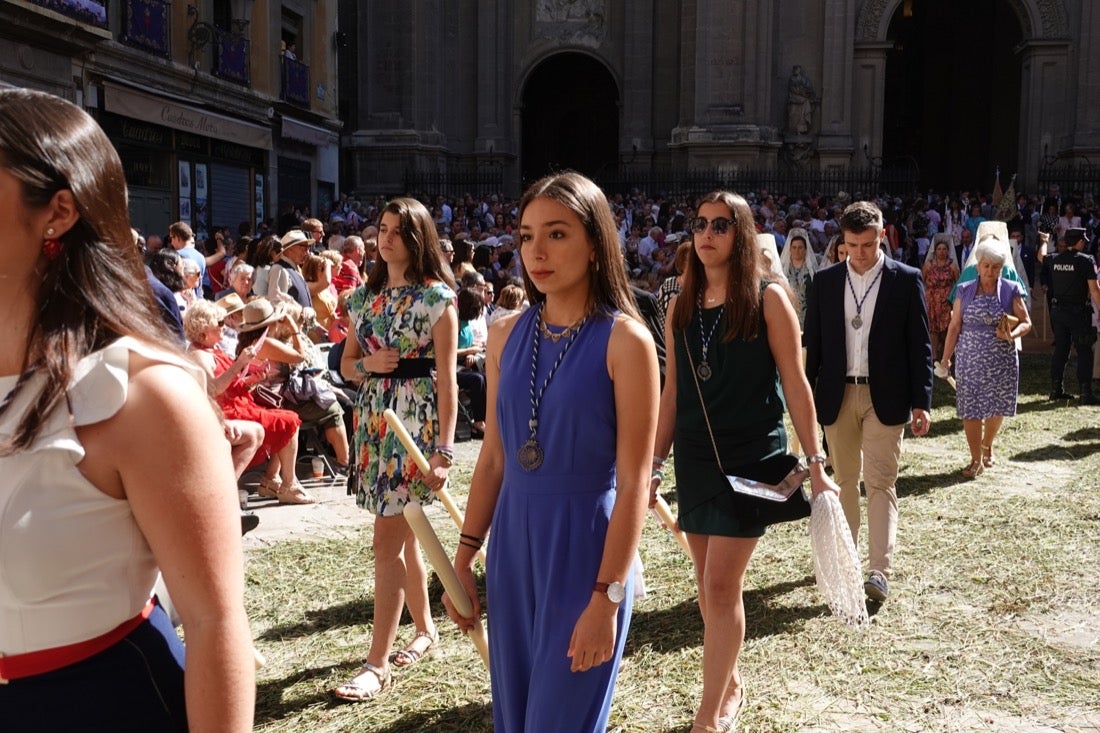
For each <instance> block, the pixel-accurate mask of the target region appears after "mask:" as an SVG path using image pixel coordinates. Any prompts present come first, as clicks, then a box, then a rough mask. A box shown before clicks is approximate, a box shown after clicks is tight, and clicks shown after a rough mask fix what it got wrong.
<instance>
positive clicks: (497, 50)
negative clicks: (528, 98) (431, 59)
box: [441, 0, 514, 156]
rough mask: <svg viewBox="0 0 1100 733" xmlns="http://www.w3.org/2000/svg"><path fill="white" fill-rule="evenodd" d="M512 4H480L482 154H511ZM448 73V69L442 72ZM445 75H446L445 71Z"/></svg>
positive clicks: (478, 147) (477, 146)
mask: <svg viewBox="0 0 1100 733" xmlns="http://www.w3.org/2000/svg"><path fill="white" fill-rule="evenodd" d="M510 8H511V3H501V2H498V0H481V1H480V2H479V3H478V4H477V140H476V141H475V142H474V151H475V152H476V153H478V154H479V155H482V156H485V155H490V156H496V155H505V154H511V153H513V152H514V151H513V150H512V149H511V139H510V137H511V136H510V135H509V115H508V107H509V102H510V101H511V90H510V89H509V88H508V84H507V79H506V77H505V75H506V74H507V73H508V70H509V69H510V68H511V65H510V64H509V63H508V62H507V58H508V55H507V54H506V49H507V46H506V45H505V44H506V39H508V38H511V32H509V31H508V30H507V29H508V28H510V25H509V24H508V22H507V21H508V19H509V18H510V17H511V12H510ZM441 71H444V70H441ZM444 73H446V72H445V71H444Z"/></svg>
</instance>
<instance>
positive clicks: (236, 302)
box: [214, 293, 244, 316]
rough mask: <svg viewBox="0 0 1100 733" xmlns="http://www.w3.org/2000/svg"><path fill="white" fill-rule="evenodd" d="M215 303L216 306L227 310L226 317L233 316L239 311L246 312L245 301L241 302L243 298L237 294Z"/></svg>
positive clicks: (231, 294)
mask: <svg viewBox="0 0 1100 733" xmlns="http://www.w3.org/2000/svg"><path fill="white" fill-rule="evenodd" d="M214 302H215V304H216V305H219V306H221V307H222V308H224V309H225V315H227V316H231V315H233V314H234V313H236V312H237V311H242V310H244V301H243V300H241V296H239V295H237V294H236V293H230V294H229V295H226V296H224V297H222V298H219V299H218V300H216V301H214Z"/></svg>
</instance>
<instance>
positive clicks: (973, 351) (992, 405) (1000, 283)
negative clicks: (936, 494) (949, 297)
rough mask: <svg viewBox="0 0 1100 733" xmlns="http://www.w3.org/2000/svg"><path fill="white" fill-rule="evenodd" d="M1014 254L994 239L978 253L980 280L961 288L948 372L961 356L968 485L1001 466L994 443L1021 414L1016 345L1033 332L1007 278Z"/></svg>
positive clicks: (1018, 292) (959, 397)
mask: <svg viewBox="0 0 1100 733" xmlns="http://www.w3.org/2000/svg"><path fill="white" fill-rule="evenodd" d="M1008 253H1009V249H1008V243H1007V242H1001V241H1000V240H998V239H993V238H987V239H985V240H983V241H982V243H981V244H979V245H978V246H977V247H976V248H975V250H974V258H975V261H976V262H977V266H978V279H977V280H971V281H969V282H965V283H962V284H960V285H959V287H958V290H957V291H956V294H955V304H954V306H953V307H952V310H951V323H950V325H949V326H948V327H947V339H946V342H945V343H944V348H943V362H942V363H943V366H944V368H949V367H950V365H951V360H952V357H954V356H956V354H957V356H958V359H957V360H956V365H955V378H956V380H957V385H958V392H957V393H956V408H957V411H958V415H959V417H960V418H961V419H962V421H963V430H964V432H965V433H966V442H967V445H968V446H969V447H970V465H968V466H967V467H966V468H964V469H963V472H962V474H963V476H964V477H966V478H968V479H972V478H977V477H978V476H979V475H981V473H982V471H983V470H985V469H986V468H991V467H992V466H993V465H994V463H995V462H996V460H995V459H994V457H993V439H994V438H996V437H997V431H998V430H1000V428H1001V423H1002V422H1003V421H1004V418H1005V416H1012V415H1015V414H1016V394H1017V391H1018V389H1019V381H1020V360H1019V357H1018V356H1017V354H1016V345H1015V340H1016V339H1017V338H1019V337H1020V336H1023V335H1024V334H1026V333H1027V332H1028V331H1030V330H1031V317H1030V316H1029V315H1028V312H1027V306H1026V305H1025V304H1024V298H1023V290H1022V289H1021V287H1020V285H1019V283H1016V282H1014V281H1012V280H1008V279H1005V278H1002V277H1001V270H1002V268H1003V267H1004V264H1005V261H1006V260H1007V259H1008V256H1009V254H1008ZM1005 315H1009V316H1013V317H1015V319H1017V320H1016V321H1012V320H1011V319H1006V318H1005V317H1004V316H1005Z"/></svg>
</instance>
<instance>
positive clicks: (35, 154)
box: [0, 89, 182, 454]
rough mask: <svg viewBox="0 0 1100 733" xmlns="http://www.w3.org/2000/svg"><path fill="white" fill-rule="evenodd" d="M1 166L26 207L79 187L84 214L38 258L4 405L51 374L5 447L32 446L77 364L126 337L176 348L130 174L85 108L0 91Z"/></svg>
mask: <svg viewBox="0 0 1100 733" xmlns="http://www.w3.org/2000/svg"><path fill="white" fill-rule="evenodd" d="M0 166H2V167H3V168H4V169H5V170H6V171H8V172H9V173H10V174H12V175H13V176H14V177H15V178H16V179H18V180H19V182H20V183H21V184H22V186H21V187H22V201H23V204H24V205H25V206H26V207H27V208H29V209H31V210H40V209H42V208H44V207H46V206H48V205H49V204H50V202H51V201H52V200H53V197H54V195H55V194H56V193H57V192H58V191H65V190H67V191H70V192H71V193H72V197H73V201H74V203H75V206H76V210H77V212H78V213H79V216H80V218H79V219H78V220H77V221H76V223H75V224H73V226H72V228H71V229H69V231H67V232H65V234H63V235H62V236H61V243H62V245H63V247H62V251H61V254H60V256H58V257H57V258H55V259H52V260H49V259H47V258H45V257H42V258H41V260H40V264H39V274H40V275H41V285H40V286H39V288H38V292H37V293H36V296H35V300H36V305H37V308H36V310H37V313H38V318H37V320H36V321H35V323H34V325H33V326H32V329H31V333H30V337H29V339H28V344H27V354H26V356H25V357H24V361H23V367H22V373H21V375H20V377H19V380H18V381H17V382H16V386H15V389H13V390H12V393H11V394H10V395H9V396H8V397H7V398H5V399H4V401H3V402H2V403H0V415H3V414H5V413H6V412H7V411H8V409H9V408H10V406H11V404H12V402H13V401H14V398H15V397H16V395H17V394H19V393H20V392H22V390H23V389H25V388H26V386H27V383H28V382H29V381H30V378H31V376H32V375H33V374H36V373H41V374H43V375H44V376H45V380H44V384H43V386H42V388H41V390H40V391H39V392H38V394H37V395H36V396H35V397H34V400H33V404H31V405H30V406H29V407H28V409H27V410H26V412H25V413H24V414H23V415H22V416H21V417H20V419H19V423H18V425H17V427H16V429H15V432H14V434H13V436H12V437H11V439H10V440H8V441H5V442H4V444H3V445H0V453H5V454H10V453H13V452H15V451H18V450H21V449H24V448H26V447H27V446H29V445H30V444H31V443H32V442H33V441H34V439H35V438H36V437H37V436H38V434H39V432H40V431H41V429H42V426H43V423H44V422H45V420H46V418H47V417H48V416H49V415H50V414H51V412H52V411H53V410H54V408H55V407H57V404H58V402H59V401H60V400H61V398H62V397H63V395H64V394H65V392H66V390H67V389H68V386H69V382H70V380H71V379H72V374H73V367H74V366H75V365H76V364H77V362H79V361H80V360H81V359H83V358H84V357H85V356H87V355H88V354H90V353H92V352H93V351H97V350H99V349H102V348H103V347H105V346H106V345H108V344H109V343H111V342H112V341H114V340H116V339H117V338H119V337H121V336H134V337H136V338H140V339H142V340H144V341H147V342H151V343H154V344H156V345H157V346H159V347H161V348H163V349H165V350H170V351H173V352H176V353H182V352H181V345H180V344H179V343H177V342H176V340H175V339H174V338H173V337H172V336H171V335H170V334H169V333H168V330H167V328H166V327H165V324H164V321H163V320H162V319H161V317H160V314H159V312H158V310H157V308H156V306H155V305H154V303H153V298H152V293H151V291H150V290H149V288H148V287H147V286H146V280H145V269H144V267H143V265H142V262H141V257H140V255H139V253H138V250H137V247H136V246H134V239H133V235H132V234H131V232H130V216H129V213H128V209H127V194H126V177H125V175H124V173H123V170H122V163H121V162H120V161H119V158H118V154H117V153H116V152H115V148H114V146H113V145H112V144H111V141H110V140H108V139H107V136H106V135H105V134H104V132H103V130H101V129H100V127H99V125H98V124H96V122H95V120H93V119H92V118H91V117H90V116H89V115H88V114H87V113H85V112H84V110H82V109H80V108H79V107H77V106H76V105H74V104H72V103H71V102H67V101H66V100H64V99H61V98H60V97H56V96H53V95H52V94H46V93H44V92H37V91H32V90H28V89H6V90H0Z"/></svg>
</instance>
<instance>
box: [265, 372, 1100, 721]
mask: <svg viewBox="0 0 1100 733" xmlns="http://www.w3.org/2000/svg"><path fill="white" fill-rule="evenodd" d="M1024 365H1025V367H1024V373H1025V379H1024V384H1023V385H1022V391H1023V395H1022V397H1021V405H1020V414H1019V415H1018V416H1017V417H1016V418H1014V419H1011V420H1008V421H1006V426H1005V430H1004V434H1003V437H1002V438H1001V439H1000V441H999V443H998V446H999V450H998V454H999V458H1000V464H999V465H998V466H996V467H995V468H994V469H992V470H989V471H987V472H986V473H985V474H984V475H983V476H982V477H980V478H979V479H978V480H976V481H971V482H968V481H965V480H963V479H962V478H961V477H960V476H959V471H960V469H961V468H962V467H963V466H964V465H965V464H966V463H967V462H968V461H967V459H968V455H967V452H966V449H965V441H964V439H963V436H962V426H961V424H960V422H959V421H958V420H956V419H955V418H954V408H953V402H951V401H949V400H951V396H950V395H949V394H947V393H945V392H944V390H945V387H944V384H943V383H942V382H939V383H937V395H936V409H935V411H934V426H933V429H932V435H931V436H930V437H927V438H923V439H920V440H907V441H906V448H905V456H904V458H903V470H902V474H901V477H900V478H899V481H898V490H899V496H900V506H901V512H902V518H901V528H900V533H899V551H898V555H897V558H896V562H895V564H896V567H897V570H896V573H895V577H894V580H893V583H892V585H891V597H890V600H889V601H888V602H887V603H886V604H885V605H884V606H883V607H882V609H881V610H880V611H879V612H878V613H877V614H876V615H875V616H874V621H873V623H872V624H871V625H870V627H869V628H867V629H865V630H853V629H850V628H847V627H845V626H843V625H842V624H840V623H839V622H838V621H836V620H835V619H833V618H831V617H830V616H829V615H828V610H827V608H825V606H824V605H823V604H822V601H821V598H820V596H819V595H818V593H817V591H816V589H815V587H814V581H813V577H812V572H813V566H812V560H811V557H810V554H809V543H808V538H807V536H806V528H805V524H804V523H802V524H798V525H789V526H783V527H779V528H776V529H773V530H772V531H770V532H769V533H768V535H767V537H766V538H765V539H764V540H763V541H762V542H761V544H760V546H759V549H758V550H757V553H756V555H755V556H754V559H753V561H752V564H751V565H750V568H749V578H748V586H747V588H748V589H747V592H746V597H745V605H746V611H747V615H748V634H747V639H746V645H745V649H744V652H743V655H742V670H743V675H744V678H745V682H746V686H747V691H748V699H749V704H748V706H747V708H746V710H745V713H744V716H743V718H742V728H741V729H742V730H744V731H775V732H781V731H914V732H915V731H1003V732H1006V733H1007V732H1009V731H1012V732H1020V731H1094V732H1095V731H1100V623H1098V614H1097V612H1096V610H1095V609H1096V608H1097V607H1098V605H1100V591H1098V590H1097V579H1098V578H1100V552H1098V549H1100V548H1098V544H1100V542H1098V536H1100V535H1098V530H1100V491H1098V486H1100V480H1098V479H1096V478H1095V476H1096V474H1097V470H1098V469H1100V455H1098V453H1100V428H1098V427H1097V420H1098V418H1100V408H1078V407H1074V406H1067V405H1065V404H1054V403H1049V402H1046V401H1045V399H1044V398H1045V391H1046V378H1045V376H1044V374H1045V358H1044V357H1042V356H1030V355H1027V356H1025V359H1024ZM470 468H471V467H470V466H462V469H463V470H462V471H461V472H460V473H459V474H458V475H457V476H456V478H457V480H456V481H455V486H454V490H455V492H454V493H455V494H456V495H458V496H459V497H460V500H461V498H463V495H464V493H465V488H466V486H467V485H468V481H469V472H470ZM663 490H664V491H665V492H666V495H667V496H668V497H669V498H670V499H672V498H673V496H672V493H671V492H672V489H671V486H669V485H666V486H665V487H664V489H663ZM436 525H437V527H438V528H439V530H440V535H441V537H442V538H443V541H444V544H445V545H446V546H447V547H448V550H453V549H454V543H455V540H456V533H455V532H454V530H453V525H450V524H449V522H444V521H443V517H439V518H438V519H437V521H436ZM370 536H371V533H370V528H369V526H368V527H365V528H364V529H363V530H362V531H361V532H360V533H359V534H358V536H356V537H354V538H352V539H336V540H321V541H316V542H285V543H280V544H278V545H276V546H274V547H273V548H270V549H268V550H265V551H264V552H263V553H262V554H255V555H253V556H252V557H250V559H249V562H248V577H249V587H248V606H249V613H250V616H251V618H252V624H253V631H254V633H255V635H256V638H257V646H258V647H259V649H260V650H261V651H262V652H263V653H264V654H265V655H266V657H267V659H268V666H267V667H266V668H264V669H263V670H261V671H260V673H259V692H258V700H257V729H258V730H260V731H264V732H265V733H274V732H275V731H295V732H299V731H310V732H314V731H316V732H335V731H386V732H392V733H397V732H399V731H439V732H440V733H458V732H459V731H489V730H492V718H491V711H490V697H489V684H488V676H487V674H486V672H485V670H484V669H483V668H482V666H481V664H480V661H479V660H478V657H477V656H476V653H475V652H474V650H473V647H472V646H471V645H470V644H469V642H467V641H466V640H464V639H463V638H461V637H460V636H459V634H458V633H457V631H456V629H455V627H454V626H453V625H452V624H451V623H450V622H449V621H448V620H447V619H446V616H445V613H444V611H443V608H442V605H441V604H439V603H438V602H436V603H435V604H434V606H433V611H434V615H435V618H436V622H437V623H438V624H439V628H440V633H441V636H442V643H441V644H440V652H439V654H438V655H436V656H434V657H429V658H428V659H426V660H425V661H424V662H422V663H420V664H417V665H415V666H413V667H411V668H409V669H407V670H405V671H402V672H400V673H399V674H398V676H397V685H396V687H395V688H394V689H393V690H391V691H389V692H387V693H386V694H384V695H383V696H381V697H379V698H378V699H377V700H375V701H372V702H370V703H366V704H361V705H349V704H343V703H339V702H336V701H334V700H333V699H332V698H331V696H330V695H329V690H330V689H331V688H332V687H333V686H335V685H336V684H338V683H339V682H340V681H342V680H343V679H345V678H347V677H349V676H351V675H352V674H354V673H355V671H356V669H357V667H358V665H359V663H360V661H361V659H362V656H363V654H364V653H365V649H366V645H367V643H368V640H369V636H370V619H371V613H372V596H371V583H372V577H371V551H370ZM642 555H643V558H644V561H645V565H646V579H647V582H648V585H649V597H648V598H647V599H645V600H644V601H641V602H640V603H638V604H637V605H636V606H635V614H634V620H633V625H632V627H631V629H630V635H629V638H628V641H627V650H626V656H625V659H624V661H623V667H622V672H621V674H620V677H619V683H618V687H617V690H616V694H615V704H614V708H613V711H612V716H611V726H610V730H613V731H624V732H626V731H638V732H641V731H647V732H650V731H676V732H679V731H687V730H688V728H689V724H690V721H691V717H692V714H693V711H694V708H695V705H696V704H697V702H698V698H699V694H700V691H701V684H700V672H699V670H700V664H701V659H702V647H701V640H702V624H701V622H700V620H699V616H698V612H697V608H696V604H695V589H694V584H693V581H692V572H691V567H690V564H689V563H688V561H687V558H686V557H685V556H684V555H683V554H682V552H681V551H680V549H679V547H678V546H677V545H676V544H675V543H674V542H673V541H672V540H671V539H670V538H669V536H668V535H667V534H663V533H661V532H660V531H659V530H658V529H657V528H656V525H655V524H654V523H653V522H652V521H651V522H650V523H649V524H648V525H647V527H646V531H645V536H644V538H643V545H642ZM440 593H441V588H440V587H439V585H438V582H434V581H433V591H432V595H433V598H436V599H438V598H439V595H440ZM406 621H407V619H406ZM490 628H491V625H490ZM413 633H414V632H413V629H412V628H411V626H409V625H408V624H407V623H404V624H403V625H402V627H401V632H400V635H399V642H405V641H407V640H408V639H410V638H411V637H412V634H413ZM563 704H567V701H563ZM563 733H567V732H563Z"/></svg>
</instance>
